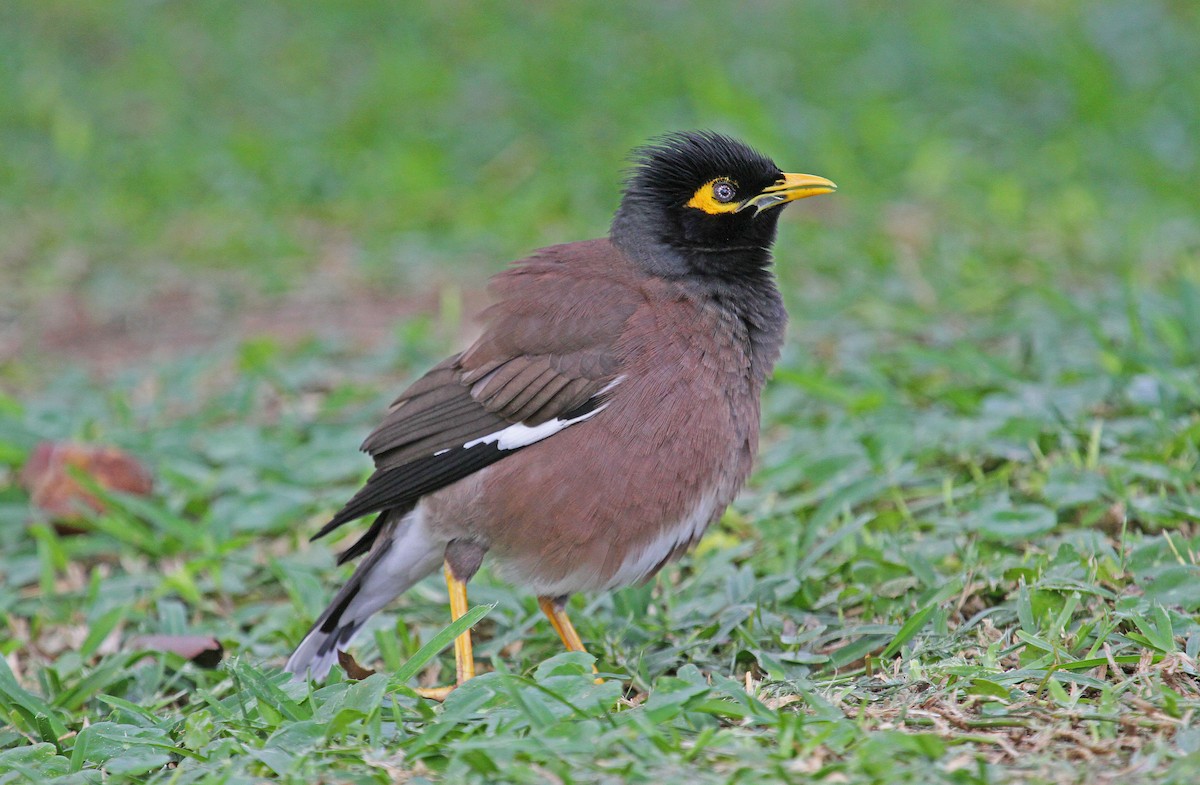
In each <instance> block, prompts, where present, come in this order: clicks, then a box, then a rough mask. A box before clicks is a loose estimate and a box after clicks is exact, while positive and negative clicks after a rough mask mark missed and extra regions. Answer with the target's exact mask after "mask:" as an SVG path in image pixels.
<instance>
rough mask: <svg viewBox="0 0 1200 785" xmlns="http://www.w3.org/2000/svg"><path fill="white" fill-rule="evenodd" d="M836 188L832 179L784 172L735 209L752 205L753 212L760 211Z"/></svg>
mask: <svg viewBox="0 0 1200 785" xmlns="http://www.w3.org/2000/svg"><path fill="white" fill-rule="evenodd" d="M836 190H837V186H836V185H835V184H834V183H833V181H832V180H826V179H825V178H824V177H817V176H816V175H815V174H785V175H784V176H783V177H782V178H781V179H779V180H777V181H776V182H775V184H774V185H772V186H770V187H769V188H764V189H763V190H762V193H760V194H758V195H757V196H752V197H750V198H749V199H747V200H746V201H744V202H742V203H741V204H740V205H738V209H737V211H738V212H741V211H742V210H745V209H747V208H749V207H753V208H754V211H755V213H761V212H762V211H763V210H769V209H771V208H772V207H779V206H780V205H784V204H787V203H788V202H794V201H796V200H797V199H805V198H807V197H809V196H817V195H818V194H828V193H833V192H834V191H836Z"/></svg>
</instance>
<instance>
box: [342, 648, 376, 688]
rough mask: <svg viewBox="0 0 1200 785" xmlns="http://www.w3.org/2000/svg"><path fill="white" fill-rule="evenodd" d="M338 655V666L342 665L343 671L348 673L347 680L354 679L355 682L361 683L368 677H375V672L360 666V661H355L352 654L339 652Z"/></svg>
mask: <svg viewBox="0 0 1200 785" xmlns="http://www.w3.org/2000/svg"><path fill="white" fill-rule="evenodd" d="M337 655H338V665H341V666H342V670H344V671H345V672H346V678H348V679H354V680H355V681H361V680H363V679H365V678H367V677H368V676H374V675H375V671H373V670H371V669H370V668H364V667H363V666H361V665H359V664H358V660H356V659H354V656H353V655H351V654H350V652H348V651H339V652H338V653H337Z"/></svg>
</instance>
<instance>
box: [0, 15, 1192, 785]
mask: <svg viewBox="0 0 1200 785" xmlns="http://www.w3.org/2000/svg"><path fill="white" fill-rule="evenodd" d="M1197 73H1200V10H1198V9H1197V7H1195V5H1194V4H1191V3H1186V2H1171V1H1170V0H1137V1H1136V2H1132V1H1130V2H1084V1H1083V0H1078V1H1077V2H1060V3H1046V2H1029V1H1022V2H1018V0H1008V1H1006V2H996V3H989V4H983V3H978V4H960V3H950V2H934V1H933V0H920V1H917V2H912V3H906V4H903V7H901V6H900V5H889V4H876V3H867V2H844V3H835V2H819V1H818V0H806V1H805V2H801V3H788V4H784V3H753V4H749V5H746V6H744V7H741V6H738V7H734V6H733V5H732V4H718V3H698V4H694V5H692V6H686V5H684V4H674V3H668V4H627V5H623V6H621V7H615V6H614V5H613V4H610V3H601V2H598V1H597V2H586V3H581V4H576V5H572V6H569V7H568V6H566V5H563V6H561V7H560V6H558V5H556V4H536V6H535V7H530V8H528V9H517V8H513V9H510V10H507V11H502V10H499V9H496V8H491V7H489V8H488V9H487V10H480V9H479V8H476V7H475V6H473V5H470V4H465V3H449V4H447V3H421V4H417V3H413V4H394V3H383V2H378V3H374V2H373V3H359V2H350V1H349V0H345V1H344V2H324V3H320V4H313V6H312V7H309V6H308V5H303V6H302V5H294V4H287V3H279V2H263V3H256V4H252V5H245V4H239V3H233V2H204V3H195V4H164V3H157V4H156V3H146V2H134V1H133V0H128V1H127V2H114V3H108V4H78V3H72V2H33V1H32V0H29V1H18V2H12V3H6V4H5V5H4V8H3V9H0V95H2V96H3V100H0V149H2V150H3V152H0V389H3V390H4V392H2V393H0V554H2V557H0V655H3V657H2V658H0V785H10V783H12V784H15V783H26V782H37V783H42V784H43V785H51V783H53V784H55V785H58V784H59V783H62V784H64V785H65V784H66V783H101V782H104V783H117V782H138V783H143V782H149V783H158V784H162V783H179V784H180V785H182V784H184V783H189V784H190V783H205V784H208V783H212V784H213V785H215V784H217V783H222V784H224V783H228V784H229V785H233V784H235V783H237V784H241V783H258V782H263V781H280V782H288V783H316V782H339V783H340V782H350V783H390V782H413V783H419V782H445V783H476V782H478V783H508V782H515V783H625V782H630V783H661V782H671V781H682V780H683V779H684V778H686V780H687V781H688V782H689V783H695V784H696V785H700V784H701V783H764V782H781V783H793V782H796V783H805V782H821V783H851V784H853V785H857V784H858V783H887V784H889V785H890V784H891V783H907V782H913V783H922V784H925V783H963V784H966V783H1015V782H1021V783H1027V782H1028V783H1076V782H1079V783H1083V782H1086V783H1121V784H1122V785H1130V784H1131V783H1139V782H1147V783H1180V784H1181V785H1194V783H1196V782H1198V781H1200V717H1198V716H1197V710H1198V709H1200V674H1198V671H1197V661H1198V659H1200V525H1198V523H1200V466H1198V464H1200V209H1198V208H1200V200H1198V199H1197V193H1198V190H1197V185H1196V184H1197V182H1200V137H1198V135H1197V131H1196V129H1198V128H1200V80H1198V79H1197V78H1196V76H1195V75H1196V74H1197ZM694 127H709V128H716V129H718V130H723V131H727V132H732V133H734V134H736V135H739V136H742V137H744V138H746V139H747V140H749V141H751V142H752V143H753V144H755V145H756V146H758V147H760V148H762V149H763V150H765V151H766V152H768V153H770V154H771V155H772V156H773V157H774V158H775V159H776V160H777V161H778V162H779V163H780V164H781V165H782V166H783V168H784V169H788V170H799V171H809V172H813V173H817V174H821V175H825V176H828V177H830V178H831V179H833V180H835V181H836V182H837V183H838V184H839V185H840V186H841V191H840V193H838V194H837V195H834V196H829V197H823V198H822V199H820V200H812V201H811V202H802V203H800V204H799V205H797V206H795V207H792V208H790V210H789V213H788V214H787V216H786V217H785V219H784V221H783V224H784V225H783V228H782V230H781V236H780V239H779V243H778V246H777V260H778V270H779V274H780V278H781V281H782V284H783V289H784V292H785V298H786V299H787V301H788V304H789V308H790V310H791V313H792V323H791V327H790V339H789V342H788V345H787V348H786V350H785V353H784V357H783V360H782V361H781V363H780V367H779V368H778V370H777V372H776V375H775V378H774V380H773V381H772V382H771V384H770V385H769V388H768V391H767V393H766V397H765V401H764V438H763V450H762V456H761V459H760V462H759V468H758V470H757V472H756V474H755V476H754V479H753V480H752V482H751V487H750V488H749V489H748V490H747V491H746V492H745V493H744V494H743V495H742V497H741V499H740V500H739V501H738V502H737V503H736V504H735V505H734V507H733V508H732V509H731V510H730V511H729V512H728V513H727V514H726V515H725V517H724V518H723V520H722V521H721V522H720V524H719V525H718V526H715V527H714V528H713V530H712V531H710V533H709V534H708V535H707V537H706V538H705V540H704V541H703V542H702V543H701V545H700V547H699V548H698V549H697V551H696V552H695V553H693V554H691V555H689V556H688V557H687V558H685V559H684V560H682V561H681V562H679V563H677V564H674V565H672V566H670V567H669V568H667V569H666V570H664V571H663V573H662V574H661V575H660V576H659V577H658V578H657V579H656V580H655V581H653V582H652V583H650V584H649V585H646V586H643V587H637V588H630V589H626V590H623V591H619V592H615V593H612V594H608V595H603V596H596V597H577V598H575V599H574V600H573V602H572V611H573V618H574V619H575V622H576V626H577V627H578V629H579V632H580V634H581V635H582V637H583V639H584V640H585V641H586V642H587V643H588V644H589V647H590V650H591V652H592V654H594V655H595V658H596V659H595V662H596V665H597V666H598V667H599V669H600V671H601V672H602V673H604V674H606V675H607V676H608V678H607V680H606V681H605V682H604V683H603V684H601V685H596V684H594V683H593V682H592V678H591V665H592V662H593V660H592V659H591V657H589V656H587V655H579V654H571V655H567V654H561V653H560V645H559V643H558V640H557V637H556V636H555V635H554V633H553V631H552V630H551V629H550V628H549V626H548V625H547V624H546V623H544V621H543V620H542V619H541V617H540V614H539V612H538V609H537V606H536V603H535V602H534V599H533V598H532V597H530V596H525V595H523V594H521V593H518V592H514V591H513V590H511V589H510V588H509V587H507V586H506V585H504V584H503V583H501V582H499V581H497V580H494V579H493V578H492V577H491V576H490V575H489V574H488V572H487V570H486V569H485V570H484V571H483V573H481V575H480V577H479V578H477V579H476V580H475V581H473V582H472V586H471V601H472V604H473V606H475V608H476V611H475V615H474V616H472V618H475V616H478V617H480V621H479V622H478V624H477V625H476V630H477V636H476V646H477V648H476V654H477V657H478V658H479V660H480V662H481V665H482V668H483V670H484V671H486V673H485V674H484V675H483V676H481V677H479V678H477V679H475V680H474V681H472V682H470V683H468V684H467V685H466V686H464V687H463V688H461V689H459V690H458V691H456V692H454V693H453V694H452V695H451V697H450V699H449V700H447V702H446V703H445V704H444V705H439V704H432V703H429V702H426V701H424V700H422V699H419V698H417V697H416V696H415V694H414V693H413V691H412V687H414V686H416V685H420V684H429V683H440V682H443V681H445V680H446V679H447V678H448V677H451V676H452V675H453V658H452V652H450V651H448V650H447V644H448V642H449V641H450V639H451V638H452V636H453V634H454V632H455V629H453V628H447V626H446V616H447V609H446V605H445V589H444V586H443V585H442V584H441V582H440V580H439V579H437V578H431V579H429V580H427V581H426V582H423V583H422V584H419V585H418V586H417V587H415V588H414V589H413V590H412V591H410V592H409V593H408V594H407V595H405V597H404V598H403V599H402V600H401V601H400V602H398V603H397V605H396V606H395V608H393V609H392V610H391V611H389V612H387V613H383V614H380V616H379V617H377V619H376V620H375V622H374V623H373V624H372V626H371V627H370V628H369V630H368V631H367V632H366V633H364V635H363V636H362V637H361V638H360V639H359V642H358V643H356V645H355V648H354V653H355V657H356V658H357V660H358V661H359V662H361V663H363V664H366V665H370V666H371V667H374V668H375V669H376V670H377V671H378V672H377V673H376V674H375V675H373V676H370V677H368V678H366V679H363V680H361V681H351V680H348V679H346V677H345V676H344V675H342V674H341V671H340V670H335V672H334V675H333V676H332V677H331V679H330V682H329V683H328V684H326V685H321V686H309V685H303V684H296V683H292V682H290V681H289V680H288V677H287V676H286V675H285V674H283V673H282V672H281V671H280V667H281V665H282V663H283V661H284V659H285V657H286V656H287V654H288V652H289V651H290V650H291V647H292V646H293V645H294V644H295V643H296V642H297V641H298V640H299V639H300V637H301V636H302V635H303V633H304V632H305V630H306V629H307V626H308V624H309V623H310V622H311V620H312V619H313V618H314V617H315V616H316V614H318V613H319V612H320V610H321V609H322V608H323V607H324V605H325V603H326V602H327V601H328V599H329V598H330V596H331V594H332V591H333V588H334V586H335V585H336V584H337V582H338V580H340V579H341V577H343V573H341V572H339V571H338V570H337V569H336V568H335V567H334V566H333V554H334V553H335V551H336V545H337V543H336V542H335V543H327V542H324V541H322V542H320V543H316V544H310V543H308V542H307V537H308V535H310V534H311V533H313V532H314V531H315V530H316V529H317V528H318V527H319V526H320V524H321V523H323V522H324V520H326V519H327V516H328V515H329V514H331V512H332V511H333V510H335V509H336V508H337V507H338V506H339V505H340V503H341V502H342V501H343V500H344V499H345V498H346V496H347V495H348V494H349V493H351V492H352V491H353V489H354V488H355V487H356V486H357V484H358V483H359V482H361V480H362V479H363V478H364V477H365V476H366V474H367V473H368V470H369V461H368V459H366V458H365V457H364V456H362V455H360V454H359V453H357V452H356V447H357V445H358V443H359V442H360V441H361V439H362V438H363V437H364V436H365V434H366V433H367V431H368V430H369V429H370V428H371V426H372V425H373V424H374V423H375V422H376V420H377V418H378V417H379V415H380V413H381V412H382V410H383V409H384V407H385V406H386V404H387V403H388V401H389V400H390V399H391V398H392V397H393V396H394V395H395V394H396V393H397V392H398V391H399V389H400V388H401V386H402V385H403V384H404V382H405V381H406V380H407V379H410V378H412V377H413V376H414V375H415V374H418V373H420V372H422V371H423V370H424V369H426V368H427V367H428V366H429V365H431V364H432V363H433V362H435V361H437V360H438V359H440V358H441V357H443V356H444V355H445V354H446V353H448V352H451V351H454V350H455V349H456V348H457V347H458V346H460V345H461V342H462V340H463V336H464V335H465V334H467V333H468V332H469V330H470V329H471V327H470V322H469V319H468V312H469V311H470V310H472V308H473V307H474V305H475V304H477V303H478V302H479V297H478V292H479V291H480V290H481V288H482V286H483V282H484V280H485V277H486V275H487V274H488V273H489V272H494V271H496V270H499V269H500V268H501V267H502V266H503V264H504V263H506V261H507V260H509V259H512V258H517V257H519V256H520V255H522V254H523V253H525V252H527V251H529V250H531V249H533V248H535V247H537V246H539V245H545V244H549V243H553V242H560V241H566V240H572V239H582V238H585V237H591V236H595V235H598V234H601V233H603V232H604V231H605V229H606V226H607V221H608V217H609V215H610V213H611V210H612V208H613V207H614V206H615V202H616V198H617V195H618V193H619V185H620V180H619V176H618V172H619V170H620V167H621V166H622V156H623V155H624V154H625V152H626V151H627V150H628V148H629V147H631V146H632V145H634V144H636V143H638V142H640V141H642V140H644V139H645V138H647V137H649V136H652V135H653V134H655V133H658V132H662V131H666V130H672V129H677V128H694ZM314 282H315V283H314ZM326 290H328V291H326ZM329 292H333V293H334V294H336V296H333V295H330V294H329ZM393 299H394V302H395V306H394V311H393V310H389V308H390V307H391V306H387V307H381V306H380V303H381V302H382V303H384V304H387V303H390V302H391V301H392V300H393ZM367 302H369V303H370V304H371V308H370V309H367V308H366V306H365V305H364V304H365V303H367ZM297 303H299V305H300V307H301V308H302V313H303V316H304V319H302V320H301V324H300V325H299V326H297V325H296V324H294V323H291V322H289V324H288V326H287V328H286V329H285V330H273V329H267V328H265V327H263V326H262V325H261V323H258V322H250V321H246V319H248V318H249V317H250V316H253V315H256V314H263V313H266V314H272V313H279V312H280V309H284V308H287V307H295V306H296V304H297ZM80 314H82V315H80ZM364 314H366V315H367V316H369V317H370V320H371V323H372V324H373V325H375V326H376V328H377V329H376V331H375V332H374V333H373V334H372V337H371V339H370V340H360V338H361V337H362V336H361V335H358V334H357V333H355V332H354V331H353V330H351V329H350V326H351V325H352V324H357V322H356V321H355V320H356V319H362V318H364ZM76 318H77V319H78V321H71V320H72V319H76ZM203 319H207V320H209V325H210V327H209V328H208V329H207V331H206V330H201V329H199V328H197V329H196V330H195V331H194V332H196V335H195V336H192V337H194V338H195V340H188V341H183V340H182V339H180V340H179V341H178V344H179V345H175V343H176V342H175V340H174V339H175V338H176V337H178V336H179V335H182V333H175V332H170V330H172V329H175V328H176V327H178V326H179V325H180V324H187V325H191V324H193V323H195V322H197V320H203ZM268 321H269V320H268ZM317 323H321V324H323V325H324V326H326V327H328V326H330V325H332V329H329V330H312V329H310V328H312V327H313V325H315V324H317ZM64 325H65V326H64ZM212 325H216V327H215V328H213V327H212ZM255 325H258V326H255ZM379 325H382V327H380V326H379ZM339 328H341V329H339ZM139 329H141V330H142V331H143V334H141V335H140V338H139V333H138V330H139ZM188 329H189V330H190V329H192V328H190V327H189V328H188ZM147 330H149V333H148V334H149V339H150V341H151V343H152V344H153V343H155V342H154V341H153V338H154V335H155V331H161V332H159V333H158V334H159V335H160V336H163V335H169V336H172V338H171V339H169V340H168V339H160V340H159V341H158V342H157V344H160V345H158V346H157V348H159V349H166V351H162V352H157V353H154V357H153V359H147V357H146V353H145V352H143V350H142V348H141V347H142V346H143V344H140V343H136V340H135V339H137V340H144V339H146V331H147ZM310 333H312V334H311V335H310ZM89 341H91V342H90V343H89ZM161 344H171V345H168V346H162V345H161ZM122 345H124V346H126V347H127V348H128V347H135V348H134V349H130V350H128V351H124V352H121V351H116V349H119V348H120V347H121V346H122ZM45 439H60V440H61V439H71V440H80V441H89V442H96V443H103V444H110V445H115V446H118V447H121V448H124V449H126V450H128V451H130V452H131V453H133V454H134V455H136V456H138V457H139V458H140V459H141V460H142V461H143V462H144V463H145V464H146V465H147V466H148V467H149V468H150V470H151V472H152V473H153V475H154V479H155V485H154V492H153V493H152V494H151V495H150V496H147V497H134V496H122V495H113V496H110V497H108V500H107V501H108V509H107V511H106V512H104V513H102V514H96V515H92V516H90V517H89V518H88V519H87V520H86V521H84V522H83V523H82V525H81V527H82V529H83V531H82V533H78V534H66V533H61V532H59V531H58V530H56V529H55V528H54V527H53V526H52V525H51V524H50V523H49V522H48V521H46V520H44V519H43V517H41V516H39V515H38V514H37V513H36V512H35V511H34V510H33V509H32V508H31V505H30V502H29V497H28V494H27V493H26V492H25V491H24V490H23V489H22V488H21V486H20V484H19V483H18V479H17V476H18V473H19V471H20V469H21V467H22V466H23V465H24V464H25V463H26V461H27V460H28V459H29V457H30V456H31V454H32V453H33V450H34V447H35V445H36V444H37V443H38V442H39V441H41V440H45ZM347 528H354V527H347ZM352 535H353V532H347V534H346V536H352ZM148 634H171V635H179V634H197V635H211V636H215V637H216V638H218V639H219V640H220V642H221V643H222V645H223V647H224V656H223V657H222V659H221V661H220V662H219V664H217V666H216V667H214V668H202V667H199V666H197V665H196V664H193V663H191V662H188V661H186V660H184V659H183V658H181V657H180V656H178V655H175V654H169V653H161V652H159V653H155V652H151V653H149V654H147V653H146V652H145V651H142V650H140V649H139V648H138V647H137V646H136V645H134V639H135V638H136V636H139V635H148Z"/></svg>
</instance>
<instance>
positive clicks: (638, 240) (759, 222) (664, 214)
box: [612, 132, 836, 278]
mask: <svg viewBox="0 0 1200 785" xmlns="http://www.w3.org/2000/svg"><path fill="white" fill-rule="evenodd" d="M633 157H634V167H633V169H632V171H631V172H630V176H629V179H628V181H627V183H626V186H625V195H624V197H623V198H622V200H621V206H620V208H618V210H617V213H616V216H615V217H614V218H613V225H612V239H613V242H614V243H616V244H617V245H618V247H620V248H621V249H622V250H623V251H625V253H626V254H628V255H629V256H630V257H631V258H633V259H634V261H636V262H637V263H639V264H641V265H642V266H643V267H645V268H646V269H647V270H649V271H650V272H653V273H655V274H657V275H664V276H668V277H677V276H681V275H702V276H717V277H720V278H730V277H736V276H738V275H741V274H745V273H748V272H750V271H753V270H761V269H763V268H764V267H766V266H767V265H768V264H770V261H771V244H772V243H773V242H774V241H775V229H776V224H777V222H778V220H779V211H778V210H776V209H774V208H777V207H780V206H782V205H784V204H787V203H788V202H791V201H794V200H796V199H802V198H804V197H806V196H814V195H816V194H822V193H829V192H830V191H833V190H835V188H836V186H835V185H834V184H833V183H831V182H829V181H828V180H826V179H824V178H822V177H814V176H813V175H798V174H784V173H783V172H782V171H780V169H779V167H778V166H776V165H775V163H774V162H773V161H772V160H771V159H769V158H767V157H766V156H764V155H762V154H760V153H758V152H755V151H754V150H752V149H750V148H749V147H747V146H746V145H744V144H742V143H741V142H738V141H736V140H734V139H730V138H729V137H727V136H722V135H720V134H716V133H712V132H684V133H676V134H669V135H667V136H663V137H661V138H659V139H657V140H655V141H654V142H652V143H651V144H649V145H647V146H646V147H643V148H641V149H639V150H637V151H635V152H634V156H633Z"/></svg>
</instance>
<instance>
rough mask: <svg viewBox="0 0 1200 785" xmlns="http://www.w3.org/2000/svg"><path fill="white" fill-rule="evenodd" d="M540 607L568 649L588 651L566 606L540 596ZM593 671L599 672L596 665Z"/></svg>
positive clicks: (598, 681) (599, 680)
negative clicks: (568, 614)
mask: <svg viewBox="0 0 1200 785" xmlns="http://www.w3.org/2000/svg"><path fill="white" fill-rule="evenodd" d="M538 607H539V608H541V609H542V613H544V614H546V618H547V619H549V620H550V626H552V627H553V628H554V631H555V632H557V633H558V637H559V640H561V641H562V642H563V646H566V647H567V651H581V652H583V653H584V654H586V653H587V649H586V648H584V646H583V640H582V639H581V638H580V637H579V633H577V632H575V625H574V624H572V623H571V617H569V616H567V609H566V608H564V607H563V606H562V605H559V604H558V603H557V602H555V601H554V599H552V598H550V597H538ZM592 673H599V671H598V670H596V666H595V665H593V666H592ZM596 683H597V684H603V683H604V679H596Z"/></svg>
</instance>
